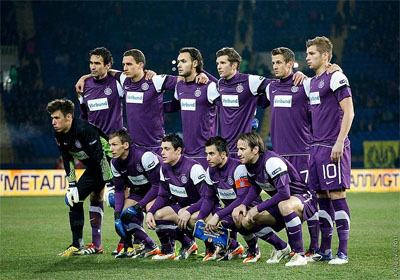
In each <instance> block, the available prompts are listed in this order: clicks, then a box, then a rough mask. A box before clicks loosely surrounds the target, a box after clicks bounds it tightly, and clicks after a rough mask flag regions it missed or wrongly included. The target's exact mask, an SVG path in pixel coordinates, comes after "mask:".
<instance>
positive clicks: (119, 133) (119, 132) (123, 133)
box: [108, 129, 132, 145]
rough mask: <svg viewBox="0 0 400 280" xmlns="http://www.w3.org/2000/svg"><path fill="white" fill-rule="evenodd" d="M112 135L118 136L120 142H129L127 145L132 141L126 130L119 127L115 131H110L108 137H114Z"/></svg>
mask: <svg viewBox="0 0 400 280" xmlns="http://www.w3.org/2000/svg"><path fill="white" fill-rule="evenodd" d="M114 137H118V138H119V139H120V140H121V143H122V144H124V143H129V145H130V144H131V143H132V139H131V136H130V135H129V133H128V132H127V131H126V129H120V130H117V131H115V132H113V133H111V134H110V135H109V138H108V139H111V138H114Z"/></svg>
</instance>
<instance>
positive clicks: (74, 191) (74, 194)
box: [65, 182, 79, 207]
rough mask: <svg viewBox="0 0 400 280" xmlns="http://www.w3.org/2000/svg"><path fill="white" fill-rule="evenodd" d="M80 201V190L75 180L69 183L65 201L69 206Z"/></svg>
mask: <svg viewBox="0 0 400 280" xmlns="http://www.w3.org/2000/svg"><path fill="white" fill-rule="evenodd" d="M78 202H79V192H78V188H77V187H76V183H75V182H71V183H69V186H68V189H67V193H66V194H65V203H66V204H67V206H70V207H73V206H74V203H78Z"/></svg>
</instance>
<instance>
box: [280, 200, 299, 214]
mask: <svg viewBox="0 0 400 280" xmlns="http://www.w3.org/2000/svg"><path fill="white" fill-rule="evenodd" d="M294 206H295V205H294V203H292V202H291V201H290V200H285V201H281V202H279V203H278V208H279V211H280V212H281V214H282V215H283V216H286V215H289V214H290V213H292V212H293V211H295V210H296V209H295V207H294Z"/></svg>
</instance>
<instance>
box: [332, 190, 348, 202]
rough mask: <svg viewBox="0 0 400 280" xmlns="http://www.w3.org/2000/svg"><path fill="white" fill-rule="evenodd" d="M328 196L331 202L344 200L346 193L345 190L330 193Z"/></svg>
mask: <svg viewBox="0 0 400 280" xmlns="http://www.w3.org/2000/svg"><path fill="white" fill-rule="evenodd" d="M329 194H330V198H331V199H332V200H336V199H341V198H346V191H345V190H335V191H330V193H329Z"/></svg>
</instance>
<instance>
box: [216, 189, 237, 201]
mask: <svg viewBox="0 0 400 280" xmlns="http://www.w3.org/2000/svg"><path fill="white" fill-rule="evenodd" d="M217 190H218V196H219V198H220V199H236V193H235V191H234V190H233V189H227V190H226V189H220V188H217Z"/></svg>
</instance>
